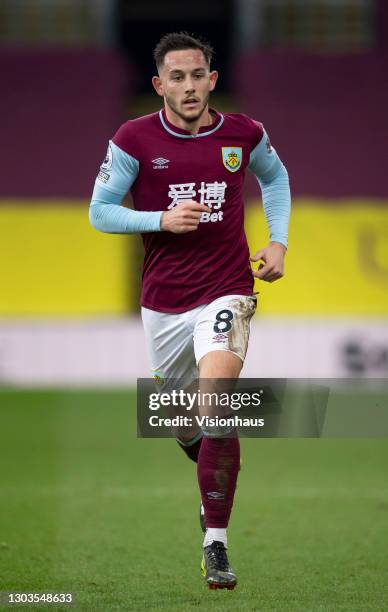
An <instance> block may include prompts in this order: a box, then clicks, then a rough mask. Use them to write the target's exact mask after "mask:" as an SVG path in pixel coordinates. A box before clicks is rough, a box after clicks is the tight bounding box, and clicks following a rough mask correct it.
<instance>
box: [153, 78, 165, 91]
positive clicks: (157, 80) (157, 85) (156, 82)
mask: <svg viewBox="0 0 388 612" xmlns="http://www.w3.org/2000/svg"><path fill="white" fill-rule="evenodd" d="M152 85H153V86H154V89H155V91H156V93H157V94H158V96H163V85H162V79H161V78H160V77H159V76H154V77H152Z"/></svg>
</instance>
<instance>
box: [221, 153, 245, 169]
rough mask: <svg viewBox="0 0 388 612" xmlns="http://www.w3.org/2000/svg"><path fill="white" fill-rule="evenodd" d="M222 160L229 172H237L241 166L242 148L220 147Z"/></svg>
mask: <svg viewBox="0 0 388 612" xmlns="http://www.w3.org/2000/svg"><path fill="white" fill-rule="evenodd" d="M222 162H223V164H224V166H225V168H226V169H227V170H229V172H237V170H238V169H239V168H240V167H241V162H242V148H241V147H222Z"/></svg>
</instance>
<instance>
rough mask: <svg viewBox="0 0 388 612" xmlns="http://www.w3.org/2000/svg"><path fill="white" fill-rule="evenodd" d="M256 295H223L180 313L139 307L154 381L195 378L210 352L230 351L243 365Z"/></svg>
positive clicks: (188, 380) (190, 379) (187, 382)
mask: <svg viewBox="0 0 388 612" xmlns="http://www.w3.org/2000/svg"><path fill="white" fill-rule="evenodd" d="M256 302H257V300H256V296H255V295H250V296H247V295H226V296H223V297H221V298H217V299H216V300H214V301H213V302H210V304H205V305H203V306H198V307H197V308H193V309H192V310H187V311H186V312H182V313H179V314H171V313H163V312H157V311H155V310H149V309H148V308H144V307H142V309H141V315H142V319H143V325H144V332H145V337H146V345H147V352H148V356H149V359H150V362H151V370H152V376H153V377H154V378H155V379H156V380H157V381H160V382H162V381H164V380H165V379H167V378H169V379H171V378H173V379H176V378H178V379H185V383H186V384H190V382H192V381H193V380H195V379H196V378H198V363H199V361H200V360H201V358H202V357H203V356H204V355H206V354H207V353H209V352H210V351H230V352H232V353H234V354H235V355H237V356H238V357H240V359H241V361H242V362H243V363H244V359H245V355H246V352H247V348H248V340H249V331H250V321H251V318H252V316H253V314H254V312H255V310H256Z"/></svg>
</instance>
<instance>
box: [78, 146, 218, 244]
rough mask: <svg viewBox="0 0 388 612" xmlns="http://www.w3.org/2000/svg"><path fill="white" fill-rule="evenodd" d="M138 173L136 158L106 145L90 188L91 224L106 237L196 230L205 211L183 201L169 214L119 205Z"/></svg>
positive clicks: (118, 148) (201, 206) (201, 207)
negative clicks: (104, 155)
mask: <svg viewBox="0 0 388 612" xmlns="http://www.w3.org/2000/svg"><path fill="white" fill-rule="evenodd" d="M138 173H139V162H138V161H137V159H135V158H134V157H132V155H129V154H128V153H126V152H125V151H123V150H122V149H121V148H120V147H118V146H117V145H115V144H114V142H112V141H110V142H109V148H108V153H107V157H106V160H105V162H104V163H103V164H102V166H101V169H100V172H99V173H98V176H97V178H96V182H95V185H94V190H93V195H92V200H91V203H90V208H89V220H90V223H91V225H92V226H93V227H94V228H95V229H97V230H99V231H100V232H106V233H109V234H135V233H138V232H141V233H146V232H160V231H170V232H173V233H185V232H191V231H193V230H196V229H197V228H198V224H199V220H200V217H201V214H202V212H204V211H207V212H208V210H209V209H208V208H207V207H205V206H203V205H202V204H198V203H197V202H192V201H190V202H185V203H184V204H180V205H179V206H176V207H175V208H174V209H173V210H171V211H155V212H154V211H145V212H143V211H138V210H131V209H129V208H125V207H124V206H122V201H123V198H124V197H125V195H126V194H127V193H128V191H129V190H130V188H131V187H132V185H133V183H134V182H135V180H136V178H137V175H138Z"/></svg>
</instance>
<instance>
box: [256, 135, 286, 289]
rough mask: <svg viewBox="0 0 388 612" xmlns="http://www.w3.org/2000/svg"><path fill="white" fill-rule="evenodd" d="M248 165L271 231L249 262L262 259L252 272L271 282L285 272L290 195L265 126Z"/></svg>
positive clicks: (281, 166)
mask: <svg viewBox="0 0 388 612" xmlns="http://www.w3.org/2000/svg"><path fill="white" fill-rule="evenodd" d="M248 168H249V170H251V172H252V173H253V174H254V175H255V176H256V178H257V180H258V182H259V185H260V188H261V193H262V199H263V207H264V213H265V217H266V220H267V224H268V229H269V234H270V243H269V245H268V246H267V247H265V248H263V249H260V251H258V252H257V253H255V255H253V257H251V261H262V262H263V263H261V264H260V266H259V269H258V270H257V271H253V274H254V276H256V277H257V278H260V279H262V280H265V281H268V282H273V281H274V280H277V279H278V278H281V277H282V276H283V274H284V255H285V253H286V250H287V246H288V224H289V219H290V210H291V194H290V183H289V179H288V173H287V170H286V168H285V166H284V164H283V163H282V162H281V160H280V158H279V156H278V154H277V153H276V151H275V149H274V148H273V147H272V146H271V144H270V142H269V138H268V135H267V133H266V131H265V130H264V128H263V136H262V138H261V140H260V142H259V144H258V145H257V146H256V147H255V149H253V151H252V152H251V155H250V159H249V165H248Z"/></svg>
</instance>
